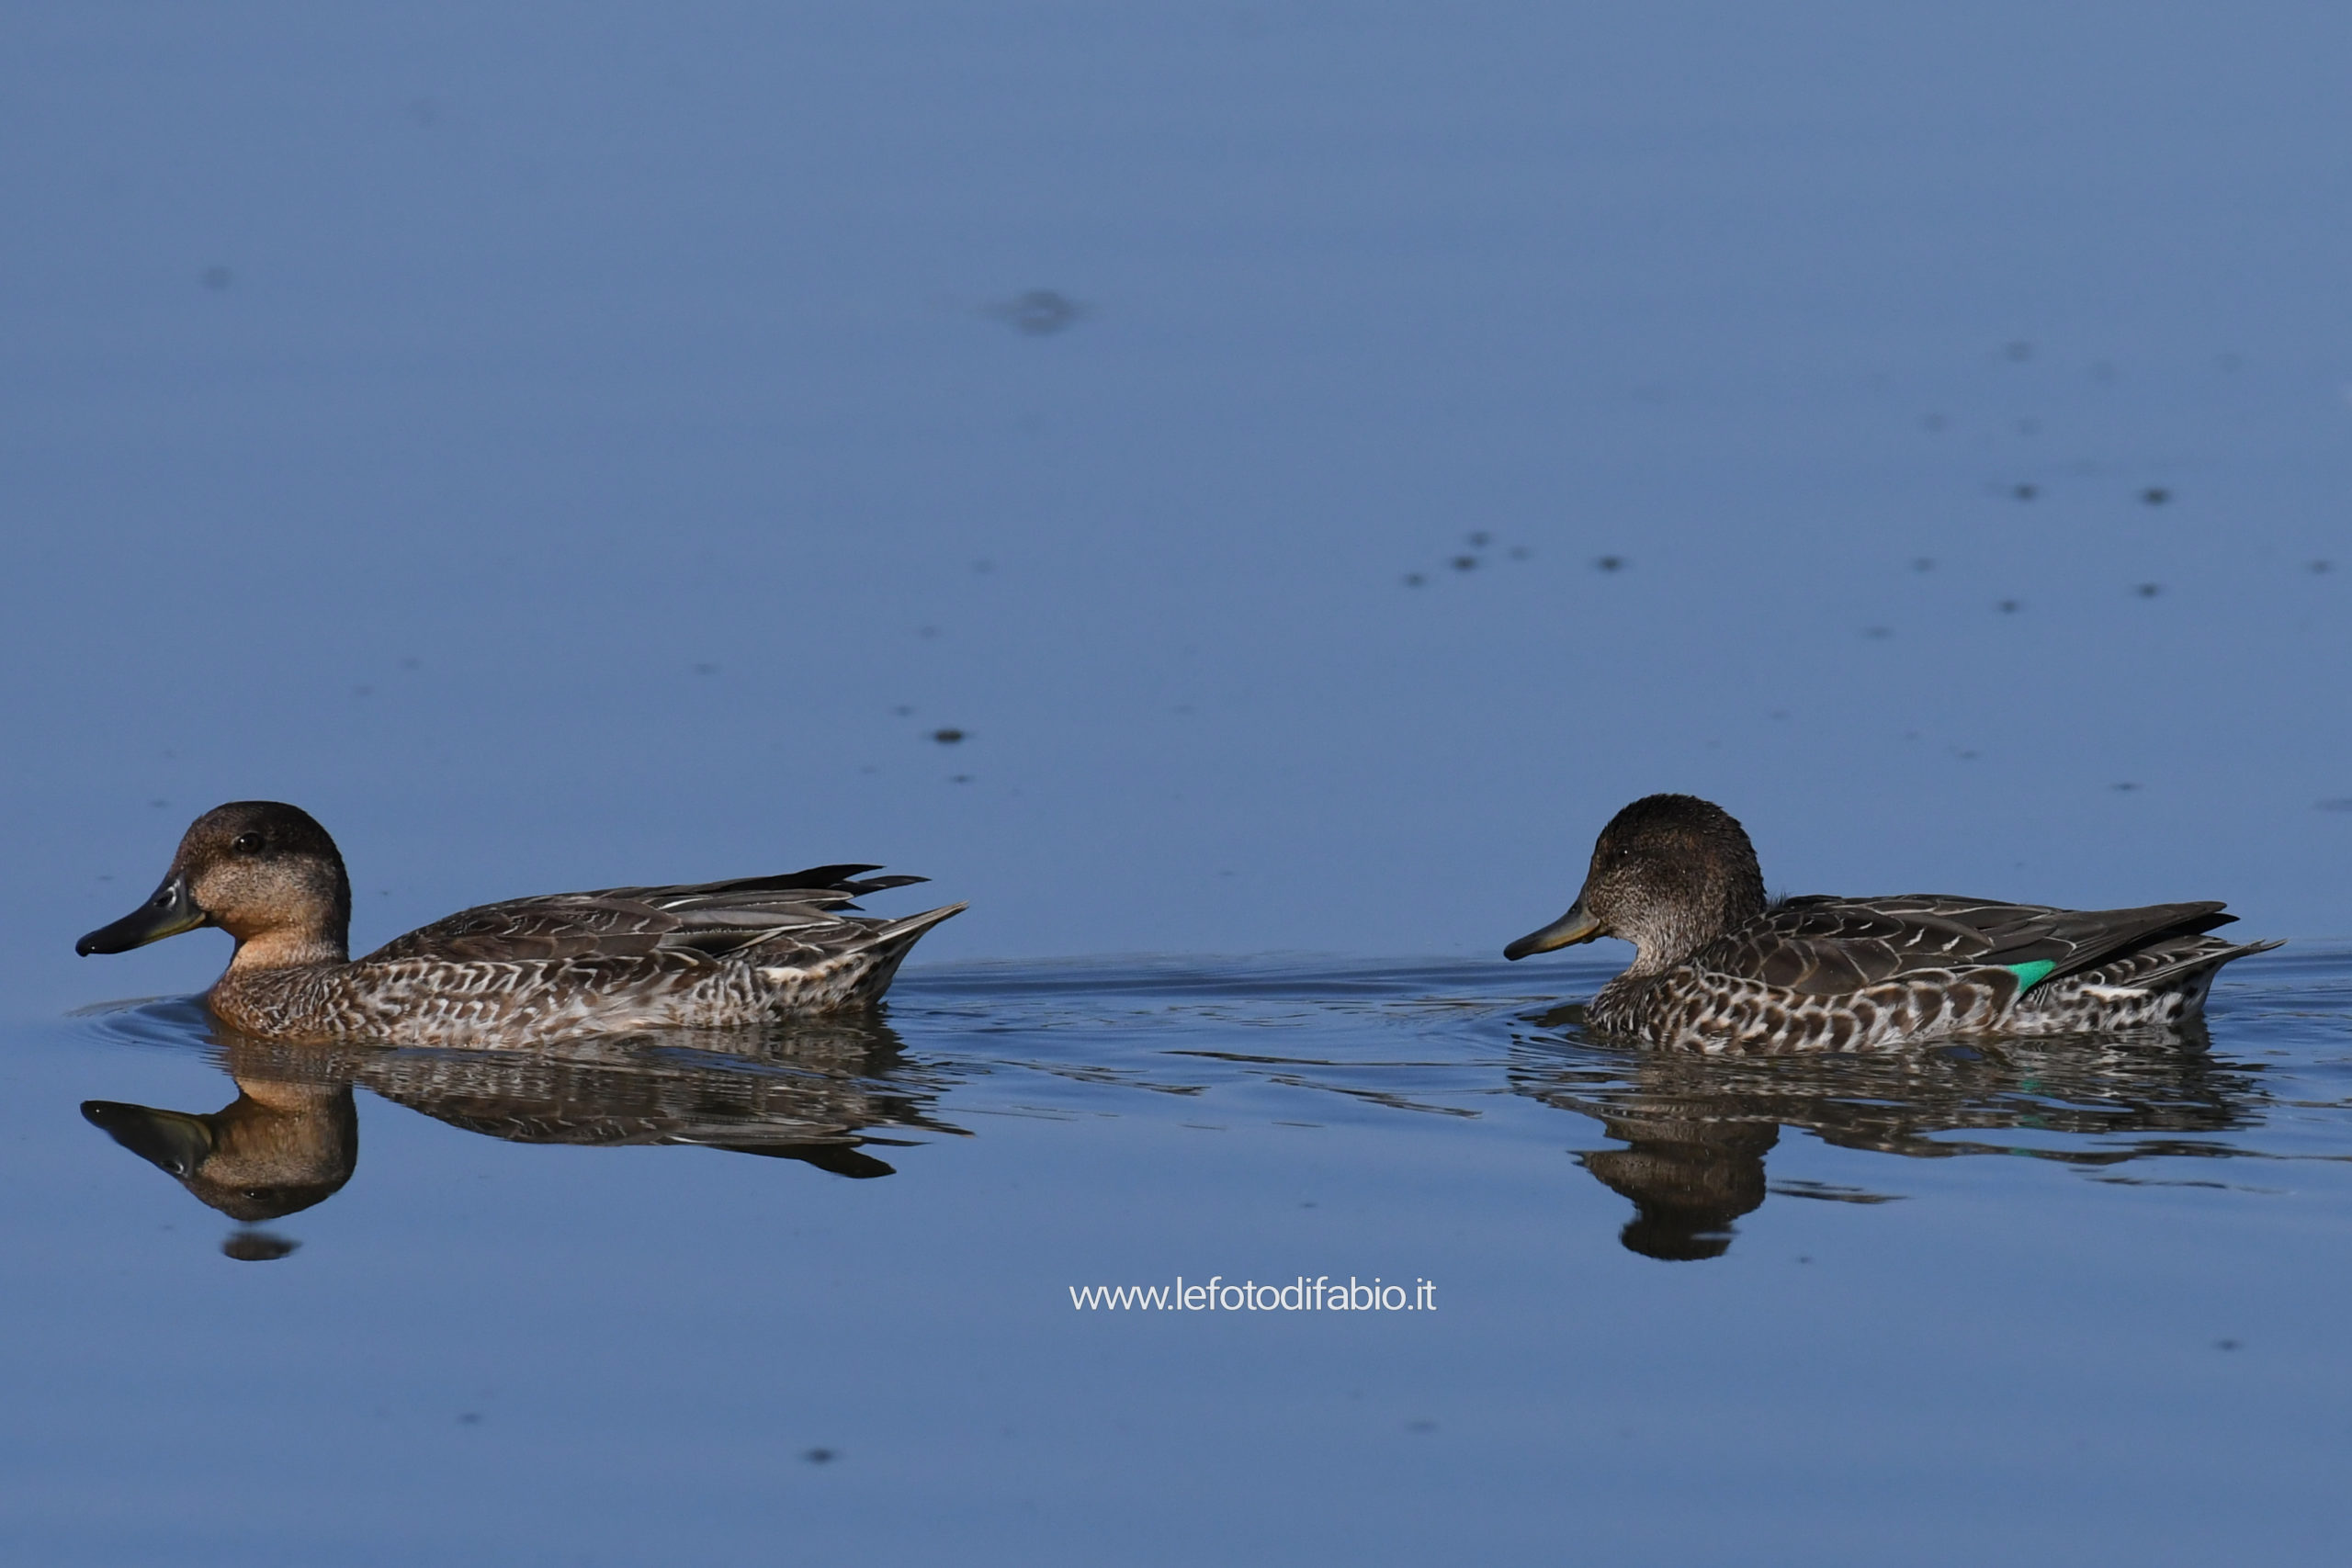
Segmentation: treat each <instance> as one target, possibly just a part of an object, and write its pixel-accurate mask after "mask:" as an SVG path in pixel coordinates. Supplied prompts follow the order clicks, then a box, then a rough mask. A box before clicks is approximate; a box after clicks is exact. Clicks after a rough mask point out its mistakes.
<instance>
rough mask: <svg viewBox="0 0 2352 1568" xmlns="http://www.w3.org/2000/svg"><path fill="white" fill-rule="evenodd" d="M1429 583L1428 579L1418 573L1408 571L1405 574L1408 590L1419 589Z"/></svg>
mask: <svg viewBox="0 0 2352 1568" xmlns="http://www.w3.org/2000/svg"><path fill="white" fill-rule="evenodd" d="M1427 581H1429V579H1428V578H1426V577H1423V576H1422V575H1421V574H1420V573H1419V572H1418V571H1408V572H1407V573H1406V574H1405V586H1406V587H1408V588H1419V587H1420V586H1421V585H1422V584H1423V583H1425V582H1427Z"/></svg>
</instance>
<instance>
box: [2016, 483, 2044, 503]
mask: <svg viewBox="0 0 2352 1568" xmlns="http://www.w3.org/2000/svg"><path fill="white" fill-rule="evenodd" d="M2009 493H2010V494H2011V495H2014V496H2016V497H2017V498H2018V500H2019V501H2031V500H2032V499H2033V498H2034V497H2035V496H2037V495H2040V494H2041V490H2040V488H2039V487H2037V486H2034V485H2030V484H2021V485H2017V486H2014V487H2012V488H2011V490H2010V491H2009Z"/></svg>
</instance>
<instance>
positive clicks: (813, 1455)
mask: <svg viewBox="0 0 2352 1568" xmlns="http://www.w3.org/2000/svg"><path fill="white" fill-rule="evenodd" d="M800 1457H801V1459H802V1460H803V1461H807V1462H808V1463H809V1464H831V1463H832V1462H833V1461H835V1460H837V1459H839V1458H841V1455H840V1454H838V1453H836V1452H835V1451H834V1450H831V1449H808V1450H803V1451H802V1453H801V1455H800Z"/></svg>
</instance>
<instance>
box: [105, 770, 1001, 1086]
mask: <svg viewBox="0 0 2352 1568" xmlns="http://www.w3.org/2000/svg"><path fill="white" fill-rule="evenodd" d="M880 869H881V868H880V867H879V866H872V865H823V866H813V867H811V868H809V870H806V871H795V872H787V873H785V874H782V875H779V876H751V877H742V878H739V879H737V880H734V881H729V882H698V883H691V884H684V885H680V886H667V887H607V888H604V889H602V890H600V891H597V892H593V893H548V894H541V895H538V896H537V897H526V898H510V899H507V900H505V901H503V902H502V903H496V904H484V905H482V906H481V907H480V908H471V909H465V910H461V911H459V912H458V913H457V914H454V915H451V916H448V917H447V919H439V920H435V921H434V922H433V923H432V924H431V925H428V926H421V927H419V928H418V929H417V930H415V931H410V932H409V933H408V934H407V935H405V936H400V937H395V938H393V939H392V940H391V941H390V942H386V943H385V944H384V945H383V946H381V947H379V948H378V949H376V951H375V952H373V953H368V955H367V956H365V957H363V958H358V959H354V958H352V957H351V956H350V945H349V931H350V926H351V878H350V876H349V874H347V873H346V872H345V869H344V863H343V854H342V852H341V851H339V850H337V849H336V848H335V843H334V840H333V839H332V838H330V837H329V836H328V835H327V830H326V829H324V828H322V827H321V826H319V824H318V822H317V821H316V820H315V819H314V818H312V817H311V815H310V813H308V812H306V811H303V810H302V809H301V808H300V807H293V806H288V805H286V804H284V803H283V802H279V801H273V800H238V801H231V802H230V803H229V804H227V805H225V806H217V807H213V808H212V809H211V810H209V811H208V812H206V813H205V814H204V815H203V816H201V817H199V818H197V819H196V820H195V822H194V823H192V824H191V825H190V826H189V828H188V829H187V834H186V835H185V836H184V837H183V838H182V839H181V840H180V846H179V850H178V852H176V853H175V854H174V855H173V857H172V863H171V866H170V869H168V870H167V871H166V872H165V873H164V880H163V883H162V885H161V886H158V887H157V888H156V889H155V892H154V894H153V896H152V897H150V898H149V899H148V900H147V901H146V902H145V903H144V904H141V906H140V907H139V908H137V909H135V910H133V911H132V912H131V913H130V914H128V915H126V916H124V917H123V918H122V919H119V920H117V921H115V922H114V923H113V924H112V925H109V926H105V927H102V928H100V929H99V930H97V931H92V932H90V933H89V934H88V935H87V936H85V937H84V938H82V939H81V941H79V942H76V943H74V951H75V952H76V953H82V954H84V955H85V956H86V955H88V954H90V953H126V952H129V951H130V949H132V948H135V947H143V946H145V945H146V944H147V943H149V942H160V941H162V940H163V939H164V938H165V937H169V936H176V935H178V934H179V933H180V932H182V931H195V930H197V929H198V928H200V927H205V926H214V927H218V928H219V929H220V930H222V931H227V932H228V933H229V934H230V936H232V938H234V939H235V940H236V944H237V945H236V950H235V952H234V953H232V955H231V956H230V959H229V967H228V969H227V970H226V972H224V973H223V974H222V975H221V976H220V979H219V980H218V981H216V982H214V984H213V986H212V987H211V989H209V991H207V992H205V993H204V1003H205V1005H206V1006H207V1007H208V1008H209V1009H210V1010H211V1011H212V1014H213V1016H214V1017H216V1018H217V1019H219V1020H220V1022H221V1023H222V1024H223V1025H225V1026H227V1027H228V1028H229V1029H231V1030H232V1031H234V1032H237V1033H240V1034H243V1035H246V1036H249V1037H252V1038H254V1039H259V1040H267V1041H278V1042H285V1043H300V1044H340V1043H373V1044H385V1045H414V1046H436V1047H437V1046H453V1047H477V1046H510V1045H535V1044H540V1043H548V1042H551V1041H556V1040H561V1039H568V1038H571V1037H574V1036H579V1035H591V1034H604V1033H620V1032H634V1031H642V1030H649V1029H723V1028H739V1027H742V1026H745V1025H752V1024H759V1023H763V1022H766V1021H772V1020H775V1019H779V1018H786V1017H792V1016H797V1015H803V1014H809V1013H821V1012H831V1011H842V1010H862V1009H870V1008H872V1007H874V1006H875V1005H876V1003H878V1002H879V1001H880V1000H881V998H882V995H883V992H884V991H886V990H887V989H888V987H889V984H890V981H891V978H892V977H893V976H895V975H896V974H897V973H898V970H899V964H900V963H901V962H902V961H903V960H904V959H905V958H906V956H907V953H908V951H909V950H910V948H912V947H913V946H914V944H915V942H917V941H918V940H919V939H920V938H921V937H922V934H923V933H924V932H925V931H929V930H930V929H931V928H932V927H933V926H935V925H937V924H939V922H940V921H942V920H944V919H948V918H949V917H950V916H953V915H956V914H960V913H961V912H962V911H963V910H964V909H965V908H967V906H966V905H963V904H950V905H947V906H945V907H944V908H936V909H927V910H925V911H923V912H922V913H921V914H918V915H908V916H904V917H902V918H899V919H876V918H875V917H872V916H866V915H862V914H854V913H848V912H845V911H850V910H854V909H855V908H856V907H857V906H856V903H855V900H857V899H859V898H862V897H866V896H868V895H870V894H874V893H879V892H883V891H885V890H887V889H888V888H893V887H903V886H909V885H910V884H913V883H918V882H922V880H924V879H923V878H922V877H920V876H869V875H867V874H866V873H868V872H873V871H878V870H880Z"/></svg>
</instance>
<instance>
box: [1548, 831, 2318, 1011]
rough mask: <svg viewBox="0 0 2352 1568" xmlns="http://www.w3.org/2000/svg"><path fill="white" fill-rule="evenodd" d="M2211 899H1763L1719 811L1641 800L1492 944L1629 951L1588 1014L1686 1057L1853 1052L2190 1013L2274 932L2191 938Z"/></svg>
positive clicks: (2217, 915)
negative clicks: (1585, 865) (1547, 913)
mask: <svg viewBox="0 0 2352 1568" xmlns="http://www.w3.org/2000/svg"><path fill="white" fill-rule="evenodd" d="M2236 918H2237V917H2236V916H2234V915H2229V914H2225V913H2223V912H2222V906H2221V905H2220V904H2219V903H2212V902H2200V903H2188V904H2156V905H2151V906H2149V907H2147V908H2137V909H2097V910H2076V909H2054V908H2044V907H2042V906H2040V905H2033V904H2002V903H1995V902H1991V901H1989V900H1985V899H1980V898H1956V897H1946V896H1943V895H1939V894H1905V895H1903V896H1900V897H1884V898H1839V897H1826V896H1820V897H1803V898H1788V899H1783V900H1781V902H1779V903H1777V904H1771V903H1768V902H1767V901H1766V899H1765V897H1764V881H1763V875H1762V874H1761V872H1760V871H1759V870H1758V866H1757V862H1756V851H1755V848H1754V846H1753V845H1751V844H1750V843H1749V842H1748V839H1747V832H1746V831H1745V830H1744V829H1742V828H1741V827H1740V825H1739V824H1738V822H1736V820H1734V819H1733V818H1732V817H1731V816H1730V814H1729V813H1727V812H1725V811H1724V809H1723V808H1722V807H1718V806H1714V805H1713V804H1711V803H1709V802H1707V801H1703V800H1699V799H1696V798H1694V797H1693V796H1691V795H1649V796H1646V797H1645V798H1643V799H1641V800H1637V801H1635V802H1634V804H1633V805H1631V806H1629V807H1625V809H1624V810H1623V811H1621V812H1619V813H1618V814H1617V816H1616V817H1615V818H1613V819H1612V820H1611V822H1610V824H1609V826H1608V827H1607V828H1606V829H1602V831H1601V835H1600V842H1599V843H1598V844H1596V845H1595V846H1594V848H1593V852H1592V866H1591V870H1590V871H1589V873H1588V874H1587V875H1586V878H1585V885H1584V889H1583V891H1582V892H1581V893H1579V894H1578V895H1577V901H1576V903H1575V904H1574V905H1573V906H1572V907H1571V908H1569V910H1568V912H1567V913H1566V915H1564V916H1562V917H1561V918H1560V919H1557V920H1555V921H1554V922H1553V923H1552V924H1551V925H1549V926H1546V927H1544V929H1543V930H1541V931H1534V932H1532V933H1530V934H1529V935H1527V936H1524V937H1521V939H1520V940H1519V941H1517V942H1513V943H1511V944H1510V947H1508V948H1506V949H1505V950H1504V956H1505V957H1507V958H1523V957H1526V956H1527V955H1528V954H1529V953H1543V952H1547V951H1549V950H1551V949H1553V948H1555V947H1565V946H1567V945H1569V944H1570V943H1573V942H1589V941H1591V940H1592V939H1593V938H1595V937H1600V936H1614V937H1622V938H1623V939H1624V940H1626V941H1628V942H1632V943H1634V962H1633V964H1632V965H1631V966H1630V967H1629V968H1627V969H1626V971H1625V972H1624V973H1623V975H1620V976H1617V977H1616V978H1615V979H1613V980H1611V981H1610V982H1609V983H1608V984H1607V985H1605V986H1603V987H1601V988H1600V994H1599V995H1598V996H1596V997H1595V998H1593V1000H1592V1004H1591V1006H1590V1008H1589V1010H1588V1014H1587V1016H1588V1018H1589V1021H1590V1022H1591V1024H1592V1026H1593V1027H1594V1028H1596V1029H1599V1030H1600V1031H1602V1032H1606V1033H1611V1034H1618V1035H1623V1036H1625V1037H1627V1038H1630V1039H1634V1040H1637V1041H1641V1042H1643V1043H1648V1044H1654V1045H1674V1046H1683V1047H1692V1048H1696V1049H1699V1050H1702V1051H1826V1050H1860V1049H1868V1048H1871V1047H1873V1046H1881V1045H1891V1044H1900V1043H1907V1042H1911V1041H1919V1040H1935V1039H1942V1038H1945V1037H1948V1036H1951V1035H1956V1034H1970V1033H1993V1032H1998V1033H2008V1034H2056V1033H2073V1032H2082V1031H2091V1030H2114V1029H2131V1028H2140V1027H2144V1026H2147V1025H2151V1024H2168V1023H2173V1022H2177V1021H2179V1020H2182V1019H2185V1018H2190V1017H2194V1016H2195V1015H2196V1014H2197V1013H2198V1012H2199V1010H2202V1008H2203V1006H2204V1002H2205V994H2206V992H2207V990H2208V989H2209V988H2210V987H2211V985H2212V983H2213V976H2214V974H2215V972H2216V971H2218V970H2219V969H2220V968H2221V966H2222V964H2227V963H2228V962H2229V961H2230V960H2232V959H2233V958H2241V957H2244V956H2245V954H2247V953H2260V952H2263V951H2265V950H2267V949H2268V948H2272V947H2276V946H2278V943H2277V942H2247V943H2233V942H2227V941H2225V940H2223V939H2222V938H2219V937H2213V936H2209V935H2207V934H2205V933H2207V932H2209V931H2212V930H2213V929H2214V928H2215V927H2217V926H2223V925H2228V924H2229V923H2231V922H2232V921H2233V920H2234V919H2236Z"/></svg>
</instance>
